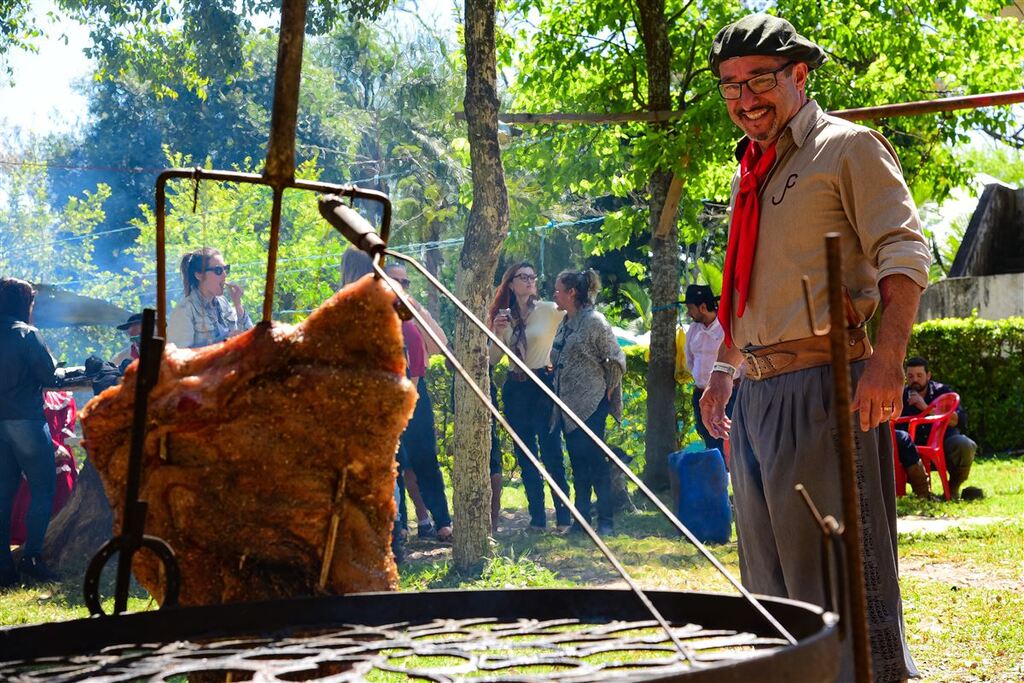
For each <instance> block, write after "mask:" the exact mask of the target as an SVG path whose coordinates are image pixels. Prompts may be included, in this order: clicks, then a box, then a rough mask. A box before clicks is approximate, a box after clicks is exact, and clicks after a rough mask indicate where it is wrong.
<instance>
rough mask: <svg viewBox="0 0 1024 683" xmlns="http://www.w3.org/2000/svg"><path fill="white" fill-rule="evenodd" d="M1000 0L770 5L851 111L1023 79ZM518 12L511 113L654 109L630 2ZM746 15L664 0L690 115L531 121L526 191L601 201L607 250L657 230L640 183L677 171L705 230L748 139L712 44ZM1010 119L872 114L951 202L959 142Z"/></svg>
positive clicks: (676, 89)
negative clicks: (723, 96) (709, 203)
mask: <svg viewBox="0 0 1024 683" xmlns="http://www.w3.org/2000/svg"><path fill="white" fill-rule="evenodd" d="M1003 4H1004V3H1003V2H1002V0H956V1H955V2H937V1H929V2H924V3H915V4H914V6H913V7H912V8H911V7H910V6H908V5H900V4H895V5H894V4H891V3H884V2H880V1H879V0H857V1H854V2H844V3H835V2H832V3H822V2H819V0H780V1H779V2H776V3H770V5H771V7H770V10H769V11H773V12H777V13H778V14H779V15H781V16H784V17H786V18H787V19H789V20H790V21H792V22H793V23H794V24H795V25H796V26H797V28H798V29H802V30H803V32H804V33H805V34H806V35H808V36H809V37H810V38H811V39H813V40H815V41H817V42H819V43H820V44H821V45H822V46H823V47H824V48H825V50H826V52H828V54H829V56H830V61H829V63H827V64H826V65H825V66H824V67H822V68H821V69H820V70H818V71H816V72H815V73H814V74H813V75H812V77H811V79H810V82H809V83H810V85H809V92H810V94H811V96H812V97H815V98H816V99H817V100H818V101H819V103H820V104H821V105H822V106H823V107H824V108H826V109H847V108H854V107H863V106H870V105H878V104H885V103H895V102H904V101H909V100H920V99H934V98H936V97H939V96H943V95H946V94H973V93H981V92H988V91H997V90H1008V89H1013V88H1016V87H1018V86H1019V83H1020V79H1021V63H1020V59H1019V55H1020V53H1021V51H1022V48H1024V34H1022V32H1021V31H1020V24H1019V22H1017V21H1016V20H1012V19H1007V18H999V17H998V16H996V15H997V13H998V9H999V8H1000V7H1001V6H1002V5H1003ZM508 7H509V10H510V11H511V12H512V13H513V14H514V15H516V16H522V17H528V18H529V21H528V22H527V23H526V25H525V26H524V27H523V28H521V29H519V30H518V32H517V33H515V40H514V41H508V42H505V43H502V45H506V46H507V49H508V50H510V54H508V55H507V56H506V57H505V60H506V61H507V62H509V63H512V64H514V65H515V67H516V69H517V73H518V74H519V78H518V80H517V82H516V83H515V85H514V87H513V88H512V89H511V92H510V98H509V99H510V102H509V106H508V108H509V109H514V110H520V111H539V112H547V111H569V112H583V111H587V112H603V111H607V112H626V111H633V110H637V109H643V108H645V107H647V106H648V102H647V73H646V62H645V51H644V46H643V44H642V41H641V36H640V30H639V28H638V26H637V23H636V22H637V13H636V8H635V6H634V4H633V3H621V2H618V3H617V2H611V1H609V0H595V1H594V2H586V3H565V2H562V1H561V0H512V1H511V2H509V4H508ZM747 11H749V9H748V7H747V6H745V5H742V4H740V3H735V2H725V1H723V2H710V3H700V4H694V3H688V2H684V0H668V2H666V14H667V15H668V16H669V17H671V21H670V26H669V40H670V42H671V44H672V73H673V92H672V98H673V106H674V108H675V109H678V110H682V111H683V112H684V114H683V116H682V118H680V119H679V120H678V121H676V122H675V123H673V124H671V125H667V126H662V125H644V124H629V125H577V126H572V127H556V126H530V127H527V128H526V129H525V131H524V133H523V135H522V136H521V137H520V138H519V139H518V140H517V142H516V143H515V144H514V145H513V146H512V147H510V148H509V149H508V150H507V152H506V162H507V167H508V168H509V173H510V175H511V176H517V177H520V178H525V177H527V176H529V178H531V180H532V187H533V191H532V192H524V193H523V194H524V196H527V197H529V198H530V199H531V200H532V201H536V202H538V203H539V204H540V205H542V206H548V207H551V206H558V207H560V209H561V210H562V211H565V212H567V213H576V214H577V215H580V214H583V213H586V212H588V211H592V210H593V209H594V208H595V204H598V202H597V201H596V200H595V198H602V203H604V204H605V205H606V206H605V207H603V208H605V212H606V213H607V214H608V217H607V219H606V223H605V226H604V229H603V230H602V231H601V233H599V234H597V235H589V236H586V237H584V238H583V239H584V248H585V249H586V250H587V251H588V252H591V253H600V252H602V251H606V250H611V249H617V248H619V247H621V246H622V245H624V244H625V243H626V242H627V241H628V238H629V236H630V235H631V234H643V233H645V232H646V231H647V229H648V216H647V204H646V194H647V192H646V185H647V182H648V179H649V178H650V175H651V173H652V172H653V171H655V170H657V169H667V170H671V171H673V172H674V173H676V174H678V175H680V176H681V177H682V178H683V179H684V184H683V197H682V204H681V215H682V217H683V218H682V219H681V222H680V225H679V227H680V231H681V239H680V241H681V242H683V243H690V242H696V241H698V240H700V239H701V238H702V237H704V236H705V234H706V233H707V231H708V226H706V225H704V224H703V223H702V222H701V221H700V220H699V219H698V216H699V215H700V206H701V202H702V200H706V199H712V200H717V201H718V202H719V203H722V202H724V201H725V200H726V198H727V197H728V192H729V180H730V178H731V176H732V174H733V171H734V169H735V160H734V159H733V158H732V149H733V142H734V141H735V140H736V139H737V138H738V137H739V136H740V133H739V131H738V130H737V129H736V127H735V126H734V125H733V124H732V122H731V121H730V120H729V118H728V116H727V113H726V109H725V107H724V106H723V104H722V102H721V101H720V99H719V98H718V96H717V94H716V93H715V81H714V77H713V76H712V74H711V73H710V71H709V70H708V68H707V64H706V55H707V54H708V49H709V47H710V42H711V39H712V37H713V36H714V34H715V32H716V31H717V29H718V28H719V27H721V26H724V25H725V24H727V23H728V22H730V21H732V20H734V19H736V18H738V16H740V15H741V14H744V13H746V12H747ZM1010 122H1011V110H1010V109H1009V108H1006V107H1003V108H988V109H979V110H973V111H966V112H958V113H946V114H933V115H927V116H918V117H903V118H894V119H889V120H884V121H879V122H876V123H875V124H872V125H877V126H878V127H879V128H880V129H881V130H882V131H883V132H884V133H885V134H886V135H887V136H888V137H889V139H890V140H891V141H892V142H893V144H894V145H896V146H897V148H898V151H899V154H900V157H901V159H902V162H903V168H904V170H905V172H906V176H907V180H908V183H909V184H910V185H911V186H912V187H914V188H916V189H917V190H918V191H919V192H921V193H923V194H926V195H927V196H930V197H932V198H934V199H937V200H941V199H942V198H944V197H945V196H946V195H948V193H949V191H950V190H951V189H952V188H953V187H956V186H959V185H963V184H964V183H965V182H966V181H967V180H968V178H969V166H968V165H966V164H964V163H963V162H961V161H959V160H958V159H957V158H956V157H954V155H953V154H952V153H951V151H950V149H951V145H953V144H957V143H960V142H963V141H964V140H965V139H966V131H967V130H969V129H971V128H977V127H984V128H986V129H990V130H993V131H1004V130H1006V129H1007V126H1008V125H1009V123H1010ZM522 182H524V183H525V182H526V181H525V180H523V181H522ZM515 227H516V226H515V225H514V226H513V230H515ZM715 246H716V249H717V248H720V247H721V246H722V245H715Z"/></svg>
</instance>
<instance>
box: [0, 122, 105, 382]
mask: <svg viewBox="0 0 1024 683" xmlns="http://www.w3.org/2000/svg"><path fill="white" fill-rule="evenodd" d="M7 146H8V148H9V149H10V150H11V151H12V152H13V153H15V154H17V155H18V156H20V157H21V158H23V159H25V160H26V162H27V163H25V164H23V165H20V166H13V167H9V168H6V169H4V171H5V172H3V173H0V197H3V203H2V204H0V274H3V276H5V277H6V276H11V277H19V278H22V279H25V280H28V281H30V282H34V283H45V284H54V283H59V282H65V281H69V280H72V279H74V280H76V281H77V282H76V286H75V289H76V291H77V292H78V293H80V294H83V295H85V296H92V297H98V298H101V299H107V300H110V301H112V302H114V303H119V304H122V305H124V302H123V301H121V298H120V297H119V296H118V294H119V291H120V285H119V284H117V283H115V282H113V281H112V280H111V279H110V278H109V277H105V276H104V275H103V274H101V272H100V269H99V268H98V267H97V266H96V264H95V263H94V260H93V252H94V245H95V242H94V241H93V240H91V239H88V237H89V236H90V234H91V233H92V232H93V231H94V230H95V229H96V228H97V226H99V225H100V224H102V222H103V220H104V217H105V214H104V209H103V206H104V203H105V202H106V201H107V199H108V198H109V197H110V188H109V187H107V186H106V185H102V184H101V185H99V186H98V187H97V188H96V189H95V191H93V192H83V193H81V194H80V195H78V196H74V197H70V198H69V199H68V201H67V205H66V206H65V207H64V210H63V211H59V212H58V211H55V210H54V209H53V208H52V207H51V206H50V204H49V202H48V199H49V198H48V196H47V193H46V175H47V166H46V162H45V158H46V156H47V154H48V153H49V149H50V147H49V143H48V142H46V141H44V140H39V139H34V138H33V139H29V140H25V141H14V140H8V141H7ZM44 337H45V339H46V341H47V344H48V345H49V347H50V349H51V351H52V352H53V353H54V354H55V355H56V356H57V358H58V360H65V359H66V360H68V361H69V363H70V364H79V363H81V362H82V361H84V359H85V358H86V357H87V356H88V355H89V354H91V353H101V354H103V355H107V356H109V355H112V354H113V353H114V352H115V351H116V350H118V348H119V346H123V345H124V343H125V338H124V336H123V335H122V334H121V333H120V332H118V331H117V330H109V329H97V328H62V329H55V330H46V331H45V332H44Z"/></svg>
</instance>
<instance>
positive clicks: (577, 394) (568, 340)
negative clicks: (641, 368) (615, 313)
mask: <svg viewBox="0 0 1024 683" xmlns="http://www.w3.org/2000/svg"><path fill="white" fill-rule="evenodd" d="M551 362H552V363H553V364H554V366H555V378H554V390H555V393H556V394H558V398H560V399H562V401H564V402H565V404H566V405H567V406H569V409H570V410H572V411H573V412H574V413H576V415H578V416H579V417H580V419H583V420H586V419H587V418H588V417H590V416H591V415H593V414H594V411H595V410H597V406H598V405H600V403H601V399H602V398H605V397H606V396H608V392H609V390H610V391H611V398H610V399H609V400H608V412H609V413H610V414H611V416H612V417H614V418H615V419H616V420H617V421H619V420H621V419H622V375H623V374H624V373H625V372H626V354H625V353H623V351H622V348H621V347H619V342H618V340H616V339H615V333H614V332H613V331H612V327H611V325H609V324H608V321H607V320H605V318H604V316H603V315H601V314H600V313H598V312H597V311H595V310H594V308H593V306H588V307H586V308H584V309H583V310H581V311H580V312H579V313H577V314H576V315H575V316H574V317H572V318H566V319H565V320H563V321H562V324H561V325H560V326H559V327H558V333H557V334H556V335H555V341H554V344H553V345H552V347H551ZM559 418H561V424H562V426H563V427H564V429H565V431H566V433H568V432H572V431H574V430H575V429H576V423H575V422H572V421H571V420H570V419H569V417H568V416H567V415H564V414H560V411H559V410H558V408H555V409H554V415H553V422H554V426H555V427H557V426H559Z"/></svg>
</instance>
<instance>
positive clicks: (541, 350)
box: [490, 301, 565, 370]
mask: <svg viewBox="0 0 1024 683" xmlns="http://www.w3.org/2000/svg"><path fill="white" fill-rule="evenodd" d="M564 317H565V311H560V310H558V307H557V306H555V304H553V303H552V302H550V301H538V302H536V303H535V304H534V307H533V310H532V311H530V315H529V316H527V318H526V358H524V359H523V360H524V361H525V362H526V366H527V367H528V368H530V369H531V370H539V369H540V368H546V367H547V366H548V365H550V364H551V342H552V341H554V339H555V332H557V331H558V323H560V322H562V318H564ZM496 334H497V335H498V339H500V340H501V341H503V342H505V344H509V343H510V342H511V341H512V326H511V325H509V326H508V327H506V328H505V329H503V330H501V331H500V332H497V333H496ZM490 355H491V365H497V364H498V361H500V360H501V359H502V358H503V357H504V356H505V354H504V352H503V351H502V350H501V349H499V348H498V347H497V346H496V345H494V344H491V349H490Z"/></svg>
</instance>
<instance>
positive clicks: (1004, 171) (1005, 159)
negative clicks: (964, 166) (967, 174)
mask: <svg viewBox="0 0 1024 683" xmlns="http://www.w3.org/2000/svg"><path fill="white" fill-rule="evenodd" d="M961 157H962V158H963V159H964V160H965V161H967V162H969V163H970V164H972V165H973V166H974V168H975V169H976V170H977V171H979V172H981V173H987V174H988V175H990V176H993V177H995V178H999V179H1000V180H1001V181H1003V182H1004V183H1007V184H1008V185H1013V186H1016V187H1022V186H1024V154H1022V153H1021V150H1020V149H1017V148H1014V147H1010V146H1008V145H999V144H993V145H988V146H974V147H970V148H968V149H967V150H965V151H964V152H963V153H962V154H961Z"/></svg>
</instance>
